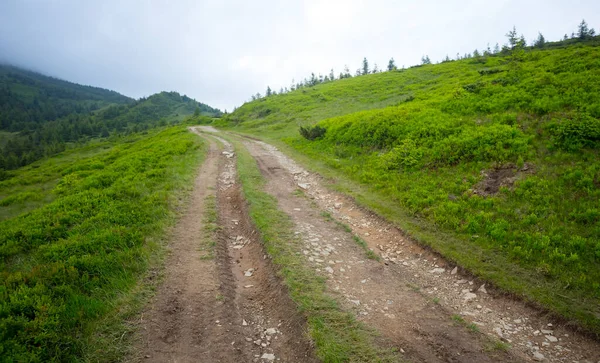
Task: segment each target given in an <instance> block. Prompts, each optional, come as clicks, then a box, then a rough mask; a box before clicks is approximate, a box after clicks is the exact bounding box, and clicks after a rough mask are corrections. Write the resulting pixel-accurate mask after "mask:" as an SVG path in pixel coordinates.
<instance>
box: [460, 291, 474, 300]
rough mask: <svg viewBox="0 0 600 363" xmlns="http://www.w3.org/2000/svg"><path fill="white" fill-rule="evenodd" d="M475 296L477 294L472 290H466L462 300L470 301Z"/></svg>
mask: <svg viewBox="0 0 600 363" xmlns="http://www.w3.org/2000/svg"><path fill="white" fill-rule="evenodd" d="M476 298H477V295H476V294H474V293H472V292H467V293H465V294H464V295H463V300H465V301H471V300H474V299H476Z"/></svg>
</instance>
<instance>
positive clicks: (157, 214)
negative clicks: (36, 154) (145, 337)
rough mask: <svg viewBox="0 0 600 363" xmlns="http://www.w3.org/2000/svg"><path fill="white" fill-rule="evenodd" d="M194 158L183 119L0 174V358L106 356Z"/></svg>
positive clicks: (116, 343)
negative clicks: (175, 124) (3, 176)
mask: <svg viewBox="0 0 600 363" xmlns="http://www.w3.org/2000/svg"><path fill="white" fill-rule="evenodd" d="M202 156H203V145H202V143H201V142H200V139H199V138H198V137H197V136H195V135H193V134H191V133H189V132H188V131H187V130H186V129H185V128H184V127H172V128H168V129H164V130H162V131H158V130H156V131H151V132H149V133H147V134H145V135H141V134H135V135H131V136H128V137H126V138H121V139H118V140H112V141H110V142H109V141H105V142H101V143H96V144H90V145H88V146H86V147H84V148H82V149H77V150H70V151H68V152H65V153H62V154H60V155H57V156H56V157H53V158H50V159H47V160H44V161H40V162H37V163H35V164H33V165H30V166H28V167H25V168H21V169H20V170H18V171H16V172H14V173H15V175H14V176H13V177H12V178H10V179H9V180H5V181H2V182H0V217H1V219H2V220H1V221H0V356H1V357H3V359H2V360H3V361H15V362H16V361H19V362H50V361H56V362H58V361H60V362H66V361H83V360H87V361H106V362H109V361H117V360H118V358H119V357H120V355H122V354H124V350H123V349H124V344H125V342H126V340H127V339H123V337H126V336H127V335H126V333H127V332H128V330H127V327H126V326H125V325H124V324H125V321H124V320H125V319H127V317H128V314H131V313H132V311H135V309H136V308H137V307H138V306H139V304H140V301H139V297H140V296H139V294H140V289H143V286H144V284H140V278H141V277H142V276H143V275H144V273H145V272H146V270H147V268H148V266H149V264H150V261H151V260H152V258H155V257H156V254H157V253H158V251H160V243H158V242H157V241H158V240H159V239H160V237H161V234H162V232H163V231H164V228H165V227H166V226H167V225H168V224H169V222H170V220H171V218H172V216H173V213H172V212H173V210H174V208H175V207H176V206H177V200H178V198H180V194H181V193H182V192H184V191H185V190H186V189H187V188H189V183H190V181H191V179H192V178H193V175H194V171H195V170H196V168H197V165H198V163H199V162H200V160H201V158H202Z"/></svg>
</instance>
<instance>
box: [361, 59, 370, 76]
mask: <svg viewBox="0 0 600 363" xmlns="http://www.w3.org/2000/svg"><path fill="white" fill-rule="evenodd" d="M361 74H362V75H363V76H364V75H365V74H369V62H368V61H367V57H365V58H363V65H362V73H361Z"/></svg>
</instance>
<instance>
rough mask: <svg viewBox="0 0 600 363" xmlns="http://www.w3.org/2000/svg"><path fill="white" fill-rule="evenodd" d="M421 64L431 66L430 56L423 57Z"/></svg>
mask: <svg viewBox="0 0 600 363" xmlns="http://www.w3.org/2000/svg"><path fill="white" fill-rule="evenodd" d="M421 63H422V64H431V59H429V56H428V55H424V56H423V57H421Z"/></svg>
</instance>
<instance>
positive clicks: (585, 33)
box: [577, 19, 590, 40]
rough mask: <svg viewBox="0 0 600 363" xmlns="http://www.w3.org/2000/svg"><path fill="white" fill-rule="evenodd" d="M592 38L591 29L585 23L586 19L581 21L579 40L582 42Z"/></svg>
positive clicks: (578, 31) (578, 32) (578, 29)
mask: <svg viewBox="0 0 600 363" xmlns="http://www.w3.org/2000/svg"><path fill="white" fill-rule="evenodd" d="M589 36H590V29H589V27H588V25H587V23H586V22H585V19H583V20H581V23H579V26H578V27H577V38H579V39H581V40H585V39H587V38H588V37H589Z"/></svg>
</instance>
